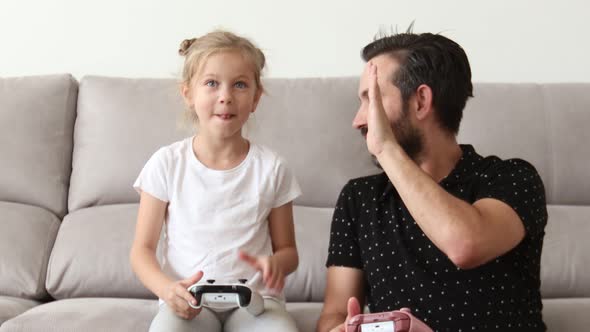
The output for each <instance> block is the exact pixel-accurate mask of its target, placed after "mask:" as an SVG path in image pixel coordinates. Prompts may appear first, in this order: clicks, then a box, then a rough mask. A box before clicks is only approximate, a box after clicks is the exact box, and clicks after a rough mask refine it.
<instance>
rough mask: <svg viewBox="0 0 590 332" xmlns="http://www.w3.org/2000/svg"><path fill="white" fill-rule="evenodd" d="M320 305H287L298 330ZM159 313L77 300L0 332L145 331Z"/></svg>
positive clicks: (150, 305) (149, 305)
mask: <svg viewBox="0 0 590 332" xmlns="http://www.w3.org/2000/svg"><path fill="white" fill-rule="evenodd" d="M321 308H322V305H321V303H289V304H287V310H288V311H289V312H290V313H291V315H293V318H294V319H295V321H296V323H297V326H298V328H299V331H301V332H313V331H315V324H316V322H317V319H318V317H319V314H320V311H321ZM157 311H158V302H157V301H155V300H137V299H113V298H80V299H68V300H60V301H55V302H51V303H47V304H43V305H40V306H38V307H35V308H33V309H31V310H29V311H27V312H25V313H24V314H22V315H20V316H18V317H16V318H14V319H11V320H9V321H7V322H6V323H5V324H4V325H2V326H1V327H0V332H16V331H19V332H20V331H29V332H36V331H39V332H52V331H60V332H61V331H85V332H94V331H112V332H116V331H121V332H123V331H124V332H133V331H138V332H144V331H147V330H148V328H149V326H150V324H151V321H152V319H153V318H154V316H155V315H156V313H157Z"/></svg>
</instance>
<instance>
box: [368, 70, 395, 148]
mask: <svg viewBox="0 0 590 332" xmlns="http://www.w3.org/2000/svg"><path fill="white" fill-rule="evenodd" d="M367 66H368V71H369V111H368V114H367V147H368V149H369V152H370V153H371V154H372V155H374V156H375V157H379V155H380V154H381V151H383V147H384V146H385V145H386V144H388V143H394V144H397V140H396V139H395V136H394V135H393V130H392V129H391V124H390V123H389V119H388V118H387V115H386V113H385V109H384V108H383V101H382V99H381V90H380V89H379V84H378V83H377V66H375V65H374V64H373V63H372V62H369V63H368V64H367Z"/></svg>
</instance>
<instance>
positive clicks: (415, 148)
mask: <svg viewBox="0 0 590 332" xmlns="http://www.w3.org/2000/svg"><path fill="white" fill-rule="evenodd" d="M391 129H392V130H393V136H395V139H396V140H397V143H398V144H399V145H400V146H401V148H402V149H403V150H404V152H405V153H406V154H407V155H408V157H410V159H412V160H413V161H414V162H418V160H417V158H418V157H419V155H420V153H421V152H422V149H423V147H424V141H423V138H422V133H421V132H420V129H418V128H416V127H414V126H413V125H412V123H411V122H410V118H409V117H408V110H406V109H405V107H404V109H403V110H402V113H401V115H400V117H399V118H398V119H397V120H396V121H395V122H394V123H393V124H392V125H391ZM367 131H368V129H367V127H363V128H361V134H362V135H363V137H366V136H367ZM371 159H372V161H373V164H375V166H377V167H379V168H380V169H383V167H381V165H380V164H379V161H378V160H377V157H375V156H374V155H371Z"/></svg>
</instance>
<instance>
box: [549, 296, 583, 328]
mask: <svg viewBox="0 0 590 332" xmlns="http://www.w3.org/2000/svg"><path fill="white" fill-rule="evenodd" d="M588 313H590V299H589V298H572V299H543V321H545V325H547V331H548V332H581V331H588V327H589V326H590V315H588Z"/></svg>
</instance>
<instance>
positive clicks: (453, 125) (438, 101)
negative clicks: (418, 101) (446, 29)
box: [362, 25, 473, 135]
mask: <svg viewBox="0 0 590 332" xmlns="http://www.w3.org/2000/svg"><path fill="white" fill-rule="evenodd" d="M381 54H388V55H390V56H391V57H392V58H393V59H395V60H397V61H398V63H399V68H398V69H397V71H396V72H395V73H392V75H393V76H392V82H393V84H394V85H395V86H397V87H398V88H399V89H400V91H401V94H402V99H403V102H404V105H407V103H408V101H409V99H410V97H411V96H412V95H413V94H414V93H416V89H417V88H418V87H419V86H420V85H421V84H426V85H428V86H429V87H430V89H432V94H433V96H432V99H433V100H432V103H433V105H434V108H435V112H436V116H437V119H438V120H439V123H440V124H441V125H442V127H443V128H444V129H446V130H448V131H450V132H451V133H452V134H455V135H456V134H457V133H458V132H459V124H460V122H461V118H462V117H463V108H464V107H465V103H466V102H467V98H469V97H473V85H472V84H471V68H470V67H469V60H467V55H466V54H465V51H464V50H463V48H461V46H459V44H457V43H455V42H454V41H452V40H450V39H448V38H446V37H444V36H442V35H439V34H432V33H422V34H414V33H413V32H412V25H410V27H409V28H408V31H406V32H404V33H395V34H393V35H389V36H382V37H379V38H378V39H375V40H374V41H373V42H371V43H370V44H368V45H367V46H365V47H364V48H363V50H362V57H363V59H364V60H365V61H369V60H371V59H372V58H374V57H376V56H378V55H381Z"/></svg>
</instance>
